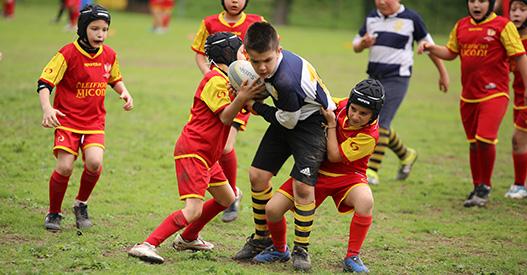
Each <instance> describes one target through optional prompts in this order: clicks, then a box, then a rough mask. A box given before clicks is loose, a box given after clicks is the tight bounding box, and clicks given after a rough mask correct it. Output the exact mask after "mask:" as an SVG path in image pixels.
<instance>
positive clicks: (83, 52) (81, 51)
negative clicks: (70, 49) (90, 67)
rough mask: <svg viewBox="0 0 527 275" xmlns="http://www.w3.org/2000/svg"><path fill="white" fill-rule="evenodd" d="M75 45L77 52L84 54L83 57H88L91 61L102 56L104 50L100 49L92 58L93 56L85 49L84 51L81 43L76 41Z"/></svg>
mask: <svg viewBox="0 0 527 275" xmlns="http://www.w3.org/2000/svg"><path fill="white" fill-rule="evenodd" d="M73 45H75V48H77V50H78V51H79V52H80V53H82V55H84V56H86V57H88V58H90V59H94V58H96V57H97V56H99V55H101V53H102V49H103V47H99V50H98V51H97V53H95V55H93V56H92V55H91V54H89V53H87V52H86V51H85V50H84V49H82V47H81V46H80V45H79V43H78V42H77V41H74V42H73Z"/></svg>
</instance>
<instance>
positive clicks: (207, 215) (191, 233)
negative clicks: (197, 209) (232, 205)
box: [181, 199, 227, 241]
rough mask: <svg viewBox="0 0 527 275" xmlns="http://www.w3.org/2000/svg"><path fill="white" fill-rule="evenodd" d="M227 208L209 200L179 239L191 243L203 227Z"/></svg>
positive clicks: (213, 200)
mask: <svg viewBox="0 0 527 275" xmlns="http://www.w3.org/2000/svg"><path fill="white" fill-rule="evenodd" d="M226 208H227V207H225V206H223V205H221V204H219V203H217V202H216V200H215V199H210V200H208V201H206V202H205V203H204V204H203V210H202V211H201V216H200V217H199V218H198V219H197V220H195V221H193V222H192V223H191V224H189V225H188V226H187V227H186V228H185V231H183V233H181V237H182V238H183V239H185V240H187V241H193V240H195V239H197V238H198V235H199V232H200V231H201V230H202V229H203V227H205V225H206V224H207V223H208V222H209V221H210V220H212V219H213V218H214V217H216V215H218V213H220V212H221V211H223V210H225V209H226Z"/></svg>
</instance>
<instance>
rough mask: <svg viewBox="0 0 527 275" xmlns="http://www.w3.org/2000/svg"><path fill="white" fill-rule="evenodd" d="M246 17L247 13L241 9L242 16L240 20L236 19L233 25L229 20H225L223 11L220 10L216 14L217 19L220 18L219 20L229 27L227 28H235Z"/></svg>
mask: <svg viewBox="0 0 527 275" xmlns="http://www.w3.org/2000/svg"><path fill="white" fill-rule="evenodd" d="M246 17H247V15H246V14H245V12H243V11H242V17H240V20H238V21H237V22H236V23H235V24H234V25H232V26H231V25H230V24H229V22H227V20H225V11H222V12H221V13H220V15H219V16H218V19H219V20H220V22H221V23H222V24H223V25H225V26H227V27H229V28H235V27H238V26H239V25H241V24H243V22H245V18H246Z"/></svg>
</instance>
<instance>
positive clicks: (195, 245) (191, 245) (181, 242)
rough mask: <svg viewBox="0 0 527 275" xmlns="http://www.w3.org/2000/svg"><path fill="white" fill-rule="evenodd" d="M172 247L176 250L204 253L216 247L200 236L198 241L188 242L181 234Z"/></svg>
mask: <svg viewBox="0 0 527 275" xmlns="http://www.w3.org/2000/svg"><path fill="white" fill-rule="evenodd" d="M172 247H174V249H175V250H202V251H210V250H212V249H213V248H214V245H213V244H212V243H209V242H207V241H205V240H203V239H202V238H201V237H199V236H198V238H197V239H195V240H193V241H187V240H185V239H183V237H181V234H177V236H176V239H175V240H174V242H173V243H172Z"/></svg>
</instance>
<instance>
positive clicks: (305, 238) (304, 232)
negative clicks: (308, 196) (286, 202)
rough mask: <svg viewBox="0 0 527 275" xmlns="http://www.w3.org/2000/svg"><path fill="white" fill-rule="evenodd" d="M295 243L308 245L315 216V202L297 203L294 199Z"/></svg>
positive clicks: (303, 245)
mask: <svg viewBox="0 0 527 275" xmlns="http://www.w3.org/2000/svg"><path fill="white" fill-rule="evenodd" d="M294 217H295V240H294V243H295V245H299V246H302V247H307V246H308V245H309V234H310V233H311V227H313V218H314V217H315V202H311V203H309V204H298V203H297V202H296V201H295V213H294Z"/></svg>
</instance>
